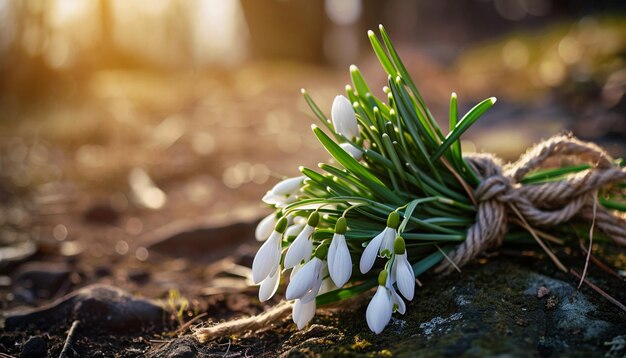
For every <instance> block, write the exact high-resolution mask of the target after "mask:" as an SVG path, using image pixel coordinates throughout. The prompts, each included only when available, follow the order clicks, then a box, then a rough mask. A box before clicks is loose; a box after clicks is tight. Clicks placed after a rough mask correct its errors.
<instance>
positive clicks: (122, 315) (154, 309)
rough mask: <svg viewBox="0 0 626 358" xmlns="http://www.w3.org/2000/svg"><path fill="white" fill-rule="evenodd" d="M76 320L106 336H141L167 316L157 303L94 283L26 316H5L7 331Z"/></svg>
mask: <svg viewBox="0 0 626 358" xmlns="http://www.w3.org/2000/svg"><path fill="white" fill-rule="evenodd" d="M74 320H79V321H81V326H82V327H85V328H86V329H90V330H96V331H100V332H110V333H130V334H133V333H134V334H137V333H141V332H142V330H145V329H150V328H153V327H159V326H161V325H163V324H164V323H165V322H166V320H167V315H166V313H165V311H164V310H163V308H162V307H161V306H159V305H158V304H156V303H154V302H152V301H150V300H147V299H142V298H137V297H133V296H132V295H130V294H129V293H127V292H126V291H123V290H121V289H119V288H117V287H113V286H107V285H100V284H95V285H91V286H87V287H84V288H82V289H80V290H78V291H75V292H72V293H70V294H68V295H66V296H65V297H62V298H60V299H59V300H57V301H55V302H53V303H52V304H50V305H46V306H43V307H41V308H37V309H35V310H32V311H29V312H26V313H13V314H12V313H9V314H7V317H6V320H5V328H6V329H7V330H9V331H12V330H22V329H29V328H37V329H46V328H48V327H50V326H51V325H54V324H58V323H59V322H67V323H68V324H69V322H71V321H74Z"/></svg>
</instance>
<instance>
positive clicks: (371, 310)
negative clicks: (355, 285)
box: [365, 285, 393, 334]
mask: <svg viewBox="0 0 626 358" xmlns="http://www.w3.org/2000/svg"><path fill="white" fill-rule="evenodd" d="M392 313H393V302H392V300H391V295H390V294H389V290H388V289H387V287H385V286H384V285H378V289H376V294H374V297H373V298H372V300H371V301H370V303H369V304H368V305H367V311H366V312H365V318H366V320H367V325H368V326H369V328H370V329H371V330H372V332H374V333H376V334H378V333H380V332H382V331H383V329H384V328H385V326H387V324H388V323H389V320H391V314H392Z"/></svg>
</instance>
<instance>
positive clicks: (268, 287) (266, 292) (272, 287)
mask: <svg viewBox="0 0 626 358" xmlns="http://www.w3.org/2000/svg"><path fill="white" fill-rule="evenodd" d="M279 283H280V266H278V267H276V271H275V272H274V273H272V274H271V275H269V277H267V278H266V279H265V280H263V281H261V287H259V301H261V302H264V301H267V300H269V299H270V298H272V296H274V294H275V293H276V291H277V290H278V284H279Z"/></svg>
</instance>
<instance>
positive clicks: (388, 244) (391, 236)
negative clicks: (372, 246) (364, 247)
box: [378, 227, 398, 257]
mask: <svg viewBox="0 0 626 358" xmlns="http://www.w3.org/2000/svg"><path fill="white" fill-rule="evenodd" d="M397 235H398V234H397V233H396V230H395V229H392V228H390V227H386V228H385V230H384V231H383V237H384V238H383V241H382V243H381V244H380V249H379V250H378V253H379V255H380V256H381V257H382V254H383V252H384V251H385V250H388V251H389V253H390V254H392V253H393V242H394V241H395V240H396V236H397Z"/></svg>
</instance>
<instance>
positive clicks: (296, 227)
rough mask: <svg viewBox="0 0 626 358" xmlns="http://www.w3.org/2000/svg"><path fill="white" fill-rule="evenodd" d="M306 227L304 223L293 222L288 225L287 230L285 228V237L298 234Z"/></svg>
mask: <svg viewBox="0 0 626 358" xmlns="http://www.w3.org/2000/svg"><path fill="white" fill-rule="evenodd" d="M302 229H304V224H293V225H290V226H287V230H285V237H293V236H298V234H299V233H301V232H302Z"/></svg>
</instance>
